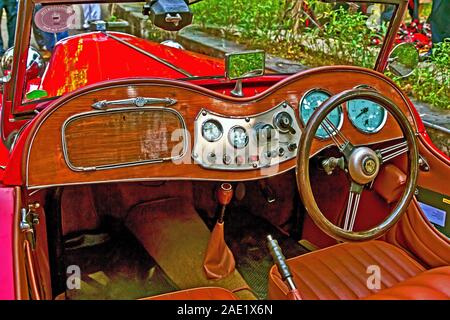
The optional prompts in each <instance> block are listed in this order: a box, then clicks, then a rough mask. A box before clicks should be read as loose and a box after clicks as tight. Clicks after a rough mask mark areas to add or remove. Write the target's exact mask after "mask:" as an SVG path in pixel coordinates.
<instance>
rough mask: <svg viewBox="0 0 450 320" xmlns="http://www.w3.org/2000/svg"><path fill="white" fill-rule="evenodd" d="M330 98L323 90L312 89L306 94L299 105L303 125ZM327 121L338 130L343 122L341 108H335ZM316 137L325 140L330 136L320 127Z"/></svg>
mask: <svg viewBox="0 0 450 320" xmlns="http://www.w3.org/2000/svg"><path fill="white" fill-rule="evenodd" d="M330 97H331V95H330V94H329V93H328V92H326V91H324V90H318V89H314V90H311V91H309V92H308V93H306V94H305V96H304V97H303V99H302V102H301V103H300V118H301V120H302V121H303V124H305V125H306V124H307V123H308V120H309V118H311V116H312V114H313V112H314V111H315V110H316V109H317V108H318V107H319V106H320V105H321V104H322V103H323V102H324V101H326V100H328V98H330ZM327 119H328V120H330V121H331V122H332V123H333V125H334V126H335V127H336V128H338V129H340V128H341V126H342V122H343V120H344V117H343V114H342V108H341V107H338V108H335V109H334V110H333V111H331V112H330V113H329V114H328V116H327ZM327 128H328V127H327ZM330 131H331V130H330ZM316 137H318V138H321V139H326V138H329V137H330V135H329V134H328V133H327V132H326V131H325V130H324V128H323V126H320V127H319V128H318V129H317V132H316Z"/></svg>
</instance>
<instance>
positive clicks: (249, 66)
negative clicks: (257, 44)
mask: <svg viewBox="0 0 450 320" xmlns="http://www.w3.org/2000/svg"><path fill="white" fill-rule="evenodd" d="M265 65H266V53H265V52H264V51H262V50H255V51H245V52H236V53H227V54H226V55H225V77H226V78H227V79H229V80H237V81H236V87H235V88H234V89H233V90H232V91H231V94H232V95H233V96H235V97H243V96H244V93H243V91H242V79H246V78H253V77H258V76H262V75H264V70H265V68H266V67H265Z"/></svg>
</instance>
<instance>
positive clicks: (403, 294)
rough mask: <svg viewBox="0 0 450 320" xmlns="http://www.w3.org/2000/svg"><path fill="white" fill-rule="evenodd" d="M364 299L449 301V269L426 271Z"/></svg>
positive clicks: (441, 268)
mask: <svg viewBox="0 0 450 320" xmlns="http://www.w3.org/2000/svg"><path fill="white" fill-rule="evenodd" d="M365 299H368V300H448V299H450V267H449V266H447V267H440V268H436V269H431V270H428V271H426V272H423V273H421V274H419V275H417V276H415V277H412V278H410V279H408V280H406V281H403V282H400V283H398V284H396V285H394V286H393V287H391V288H387V289H384V290H381V291H379V292H378V293H375V294H372V295H370V296H368V297H367V298H365Z"/></svg>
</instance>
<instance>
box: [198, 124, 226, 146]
mask: <svg viewBox="0 0 450 320" xmlns="http://www.w3.org/2000/svg"><path fill="white" fill-rule="evenodd" d="M222 134H223V129H222V125H221V124H220V123H219V122H218V121H216V120H207V121H205V122H204V123H203V125H202V135H203V138H205V139H206V140H208V141H209V142H214V141H217V140H219V139H220V138H221V137H222Z"/></svg>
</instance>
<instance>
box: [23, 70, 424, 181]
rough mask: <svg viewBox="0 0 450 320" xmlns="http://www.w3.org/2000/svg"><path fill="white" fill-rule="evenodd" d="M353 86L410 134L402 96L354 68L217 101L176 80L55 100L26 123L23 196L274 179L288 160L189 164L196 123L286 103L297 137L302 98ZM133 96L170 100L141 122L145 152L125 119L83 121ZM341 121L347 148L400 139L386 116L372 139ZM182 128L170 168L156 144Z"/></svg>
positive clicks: (135, 124)
mask: <svg viewBox="0 0 450 320" xmlns="http://www.w3.org/2000/svg"><path fill="white" fill-rule="evenodd" d="M360 85H368V86H370V87H372V88H374V89H376V90H378V91H379V92H380V93H382V94H383V95H384V96H386V97H387V98H389V99H391V100H392V101H393V102H394V103H396V104H397V106H399V107H400V108H401V109H402V110H403V111H404V112H405V114H406V115H407V117H408V119H409V120H410V122H411V124H412V125H413V126H414V127H416V126H415V123H414V117H413V116H412V113H411V112H410V110H409V108H408V104H407V102H406V100H405V97H404V96H403V94H402V93H401V92H400V91H399V90H398V89H397V88H396V87H395V86H394V85H392V83H391V82H390V81H389V80H387V79H386V78H385V77H384V76H382V75H380V74H378V73H376V72H373V71H370V70H366V69H361V68H356V67H324V68H318V69H313V70H309V71H305V72H302V73H299V74H296V75H293V76H291V77H289V78H286V80H283V81H281V82H279V83H277V84H276V85H274V86H273V87H271V88H270V89H268V90H266V91H265V92H263V93H261V94H258V95H256V96H254V97H248V98H233V97H229V96H225V95H222V94H219V93H216V92H214V91H210V90H208V89H205V88H202V87H199V86H196V85H193V84H190V83H188V82H182V81H170V80H157V79H149V80H142V79H141V80H137V79H136V80H126V81H125V80H123V81H116V82H113V83H107V84H101V85H98V86H96V87H89V88H85V89H82V90H79V91H77V92H75V93H72V94H70V95H68V96H65V97H63V98H61V99H59V100H57V101H55V103H54V105H53V106H51V107H48V108H47V109H45V110H44V111H43V112H42V113H41V114H40V115H39V117H38V119H36V121H33V123H32V126H33V127H32V129H31V132H30V134H29V135H28V137H27V141H26V149H25V150H26V152H25V156H24V159H23V163H22V168H23V171H22V173H23V175H24V176H25V177H26V185H27V187H28V188H30V189H36V188H42V187H47V186H56V185H69V184H83V183H100V182H117V181H145V180H169V179H177V180H178V179H192V180H218V181H239V180H253V179H259V178H263V177H267V176H271V175H276V174H279V173H282V172H285V171H287V170H290V169H292V168H294V167H295V165H296V160H295V157H294V158H292V159H289V160H286V161H284V162H282V163H280V164H279V165H277V166H276V169H275V170H265V169H262V168H256V169H254V170H234V171H230V170H228V171H227V170H215V169H208V168H204V167H202V166H200V165H198V164H197V163H195V161H193V158H192V148H193V146H194V137H195V128H194V124H195V121H196V117H197V116H198V115H199V114H200V113H201V111H202V110H205V109H206V110H208V111H209V112H212V113H214V114H218V115H220V116H221V117H226V118H229V119H235V118H236V119H237V118H239V119H243V118H246V117H252V116H255V115H257V114H261V113H264V112H268V111H269V110H271V109H273V108H274V107H276V106H279V105H280V104H282V103H287V104H289V105H290V106H291V107H292V108H293V109H294V113H295V115H296V118H297V119H296V121H297V123H298V124H299V127H300V130H303V129H304V126H303V125H302V123H301V121H300V119H299V113H298V109H299V103H300V100H301V98H302V96H303V95H304V94H305V93H306V92H308V91H309V90H311V89H315V88H321V89H324V90H326V91H328V92H330V93H331V94H337V93H339V92H342V91H344V90H348V89H352V88H355V87H356V86H360ZM136 97H152V98H156V99H171V101H176V103H173V105H170V107H167V108H170V110H171V113H170V114H169V115H168V113H167V112H160V113H153V114H151V115H150V114H149V115H148V116H146V121H150V122H151V123H152V130H153V131H152V132H153V133H152V134H153V135H152V136H150V137H147V141H148V142H149V145H148V148H144V149H145V150H142V148H139V147H134V146H133V145H132V143H131V142H130V141H137V140H139V139H140V135H145V134H146V132H147V131H149V129H148V128H147V127H146V123H143V122H142V121H141V120H139V119H137V117H135V115H134V114H132V113H130V114H127V117H132V119H133V121H131V122H128V123H129V124H128V127H123V125H119V124H117V123H118V121H120V120H121V118H120V117H122V115H116V116H112V117H111V119H107V120H105V119H103V120H102V118H96V119H91V120H86V119H85V120H83V115H85V114H88V115H89V114H90V113H92V112H95V110H94V109H93V107H92V106H93V105H94V104H96V103H97V104H98V103H99V102H101V101H103V100H106V101H111V100H123V99H129V98H136ZM343 108H344V109H345V108H346V106H343ZM343 114H344V121H343V123H342V128H341V131H342V132H343V133H344V134H345V135H346V136H347V137H349V139H350V140H351V142H352V143H353V144H355V145H364V144H371V143H376V142H381V141H388V140H394V139H398V138H400V137H402V136H403V134H402V132H401V130H400V128H399V126H398V125H397V123H396V122H395V120H394V119H393V118H392V117H391V116H390V115H388V117H387V120H386V123H385V125H384V127H383V129H382V130H380V131H379V132H377V133H374V134H364V133H362V132H360V131H358V130H356V129H355V127H354V126H353V125H352V124H351V122H350V121H349V119H348V117H347V113H346V112H345V110H344V112H343ZM81 121H84V122H81ZM183 127H185V129H186V131H187V133H188V134H187V135H186V136H183V137H182V138H181V140H184V141H182V142H183V143H185V146H184V147H183V148H182V150H181V151H180V152H178V155H177V156H178V157H174V158H177V159H176V161H168V160H171V159H172V158H171V155H170V154H169V153H168V152H167V150H168V149H170V148H173V147H174V143H170V142H167V145H164V143H163V141H166V140H167V139H166V138H167V136H168V134H170V133H171V132H172V130H175V129H180V128H183ZM155 128H156V129H158V128H161V130H166V131H165V134H164V135H163V136H164V137H166V138H164V139H165V140H164V139H162V140H161V135H158V132H156V133H155V132H154V131H155V130H156V129H155ZM167 128H169V131H167V130H168V129H167ZM150 131H151V130H150ZM300 134H301V132H300ZM181 140H180V141H181ZM330 145H332V141H331V139H315V141H314V143H313V146H312V150H311V154H315V153H317V152H319V151H320V150H322V149H324V148H326V147H328V146H330ZM155 148H157V149H155ZM155 150H156V151H157V152H156V153H155ZM118 154H120V156H121V158H120V159H119V160H118V161H117V163H116V164H119V165H112V166H110V165H109V164H110V163H113V162H114V155H118ZM154 154H156V155H154ZM124 159H125V160H124ZM161 159H165V161H162V160H161ZM152 160H156V161H152ZM160 160H161V161H160ZM121 161H122V163H129V162H130V161H131V163H132V165H124V166H121V165H120V163H121ZM123 161H125V162H123ZM126 161H129V162H126ZM92 163H96V164H104V166H103V167H101V168H100V169H101V170H97V169H96V168H94V169H93V167H92V166H90V164H92Z"/></svg>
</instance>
